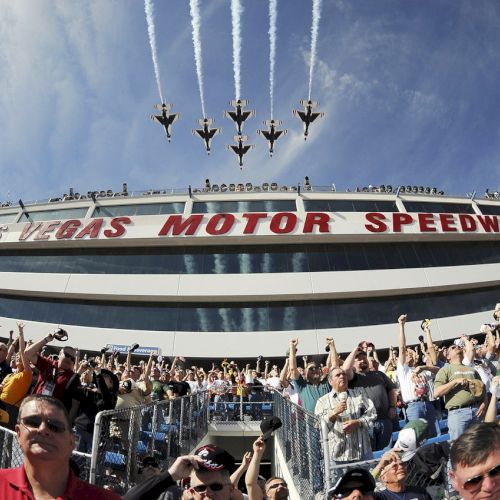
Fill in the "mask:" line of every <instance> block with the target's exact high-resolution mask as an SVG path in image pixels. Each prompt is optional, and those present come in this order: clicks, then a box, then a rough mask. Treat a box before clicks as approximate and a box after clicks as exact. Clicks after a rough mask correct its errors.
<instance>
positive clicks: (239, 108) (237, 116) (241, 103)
mask: <svg viewBox="0 0 500 500" xmlns="http://www.w3.org/2000/svg"><path fill="white" fill-rule="evenodd" d="M247 104H248V101H247V100H245V99H238V100H237V101H229V105H230V106H233V107H234V109H235V111H224V116H225V117H228V118H231V120H233V122H234V123H235V124H236V130H237V131H238V135H241V131H242V129H243V124H244V123H245V120H246V119H247V118H250V117H251V116H255V111H243V108H244V107H245V106H246V105H247Z"/></svg>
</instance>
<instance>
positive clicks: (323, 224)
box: [302, 212, 330, 233]
mask: <svg viewBox="0 0 500 500" xmlns="http://www.w3.org/2000/svg"><path fill="white" fill-rule="evenodd" d="M328 222H330V216H329V215H328V214H325V213H315V212H309V213H308V214H307V215H306V221H305V222H304V229H303V230H302V232H303V233H312V232H313V228H314V226H318V228H319V232H320V233H329V232H330V226H329V224H328Z"/></svg>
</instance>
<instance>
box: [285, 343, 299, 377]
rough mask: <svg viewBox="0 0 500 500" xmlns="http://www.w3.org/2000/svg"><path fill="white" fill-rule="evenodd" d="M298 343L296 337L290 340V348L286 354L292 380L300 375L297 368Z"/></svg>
mask: <svg viewBox="0 0 500 500" xmlns="http://www.w3.org/2000/svg"><path fill="white" fill-rule="evenodd" d="M298 345H299V340H298V339H292V340H290V349H289V354H288V363H289V365H290V371H291V373H292V380H297V379H298V378H299V377H300V373H299V370H297V346H298Z"/></svg>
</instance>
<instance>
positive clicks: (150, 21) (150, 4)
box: [144, 0, 165, 103]
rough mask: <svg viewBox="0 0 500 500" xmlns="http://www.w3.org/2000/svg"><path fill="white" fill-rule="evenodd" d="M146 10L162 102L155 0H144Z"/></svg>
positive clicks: (152, 54)
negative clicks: (157, 53) (153, 0)
mask: <svg viewBox="0 0 500 500" xmlns="http://www.w3.org/2000/svg"><path fill="white" fill-rule="evenodd" d="M144 11H145V12H146V22H147V23H148V36H149V45H151V56H152V58H153V66H154V69H155V77H156V85H157V86H158V93H159V94H160V99H161V102H162V103H163V102H165V101H164V100H163V94H162V93H161V83H160V68H159V67H158V56H157V55H156V37H155V21H154V17H153V2H152V1H151V0H144Z"/></svg>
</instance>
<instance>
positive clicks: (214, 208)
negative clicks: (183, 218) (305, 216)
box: [192, 200, 296, 214]
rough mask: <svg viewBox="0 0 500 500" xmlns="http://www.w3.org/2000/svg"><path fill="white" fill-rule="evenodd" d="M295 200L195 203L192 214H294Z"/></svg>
mask: <svg viewBox="0 0 500 500" xmlns="http://www.w3.org/2000/svg"><path fill="white" fill-rule="evenodd" d="M295 211H296V205H295V200H257V201H208V202H201V201H195V202H194V203H193V210H192V213H193V214H212V213H245V212H249V213H250V212H295Z"/></svg>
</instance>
